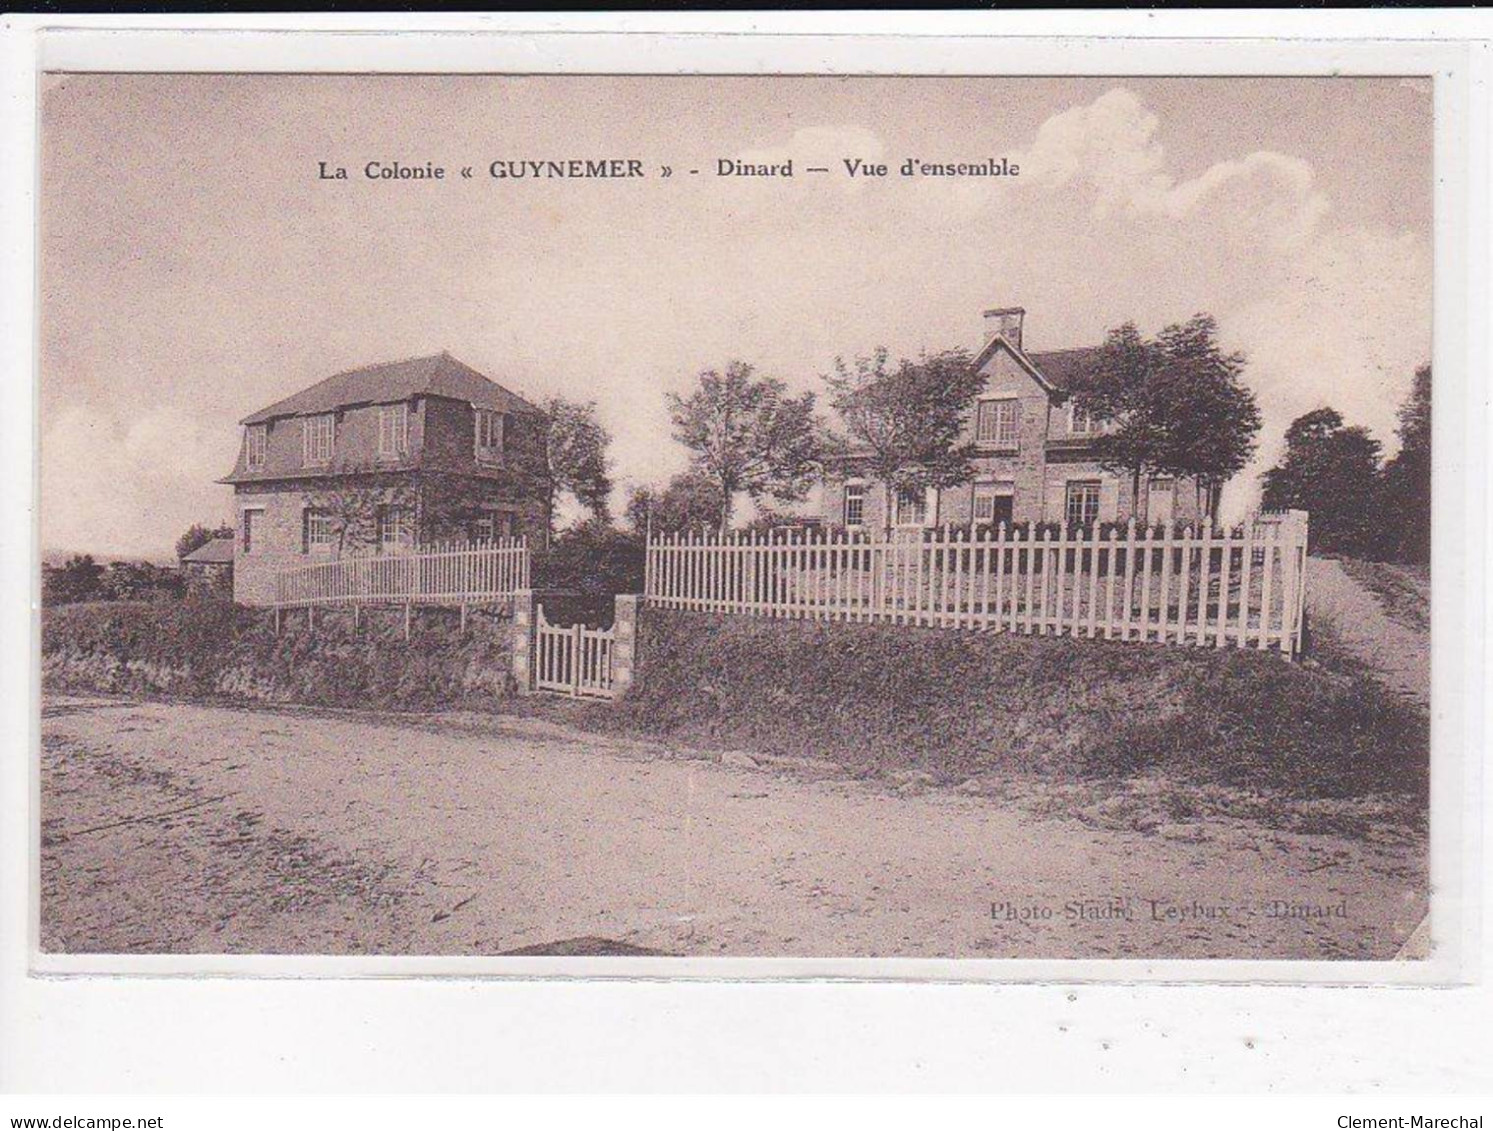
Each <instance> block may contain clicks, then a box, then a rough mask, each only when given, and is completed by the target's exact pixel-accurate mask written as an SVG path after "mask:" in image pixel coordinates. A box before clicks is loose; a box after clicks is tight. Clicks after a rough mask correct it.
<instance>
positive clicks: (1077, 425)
mask: <svg viewBox="0 0 1493 1131" xmlns="http://www.w3.org/2000/svg"><path fill="white" fill-rule="evenodd" d="M1095 423H1096V422H1095V420H1094V414H1093V413H1092V412H1090V411H1089V410H1088V409H1086V408H1084V407H1083V406H1082V405H1080V404H1079V403H1078V398H1077V397H1075V398H1074V399H1073V400H1072V402H1071V403H1070V404H1069V407H1068V431H1069V432H1072V433H1073V434H1074V435H1075V436H1087V435H1089V434H1090V433H1091V432H1095V431H1097V429H1096V428H1095Z"/></svg>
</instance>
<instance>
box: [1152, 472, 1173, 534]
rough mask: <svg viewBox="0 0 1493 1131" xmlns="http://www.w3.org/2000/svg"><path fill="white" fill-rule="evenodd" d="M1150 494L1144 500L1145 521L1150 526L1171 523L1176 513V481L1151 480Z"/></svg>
mask: <svg viewBox="0 0 1493 1131" xmlns="http://www.w3.org/2000/svg"><path fill="white" fill-rule="evenodd" d="M1150 493H1151V494H1150V498H1148V499H1147V500H1146V521H1147V522H1148V523H1152V524H1156V523H1169V522H1171V521H1172V518H1173V516H1174V515H1175V513H1176V496H1177V492H1176V481H1175V480H1172V479H1153V480H1151V484H1150Z"/></svg>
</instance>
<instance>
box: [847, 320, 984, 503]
mask: <svg viewBox="0 0 1493 1131" xmlns="http://www.w3.org/2000/svg"><path fill="white" fill-rule="evenodd" d="M824 382H825V384H826V385H827V386H829V389H830V404H831V405H832V406H833V408H834V410H835V413H836V415H837V416H838V417H839V419H840V423H841V425H842V427H843V428H844V434H843V435H840V436H835V437H832V438H831V440H830V443H829V450H830V452H831V453H832V455H833V456H834V458H835V460H836V461H837V462H838V463H839V464H841V465H842V466H848V465H852V464H853V465H854V466H856V467H859V468H862V469H864V470H866V471H867V472H869V473H870V474H871V475H872V476H874V477H875V478H876V479H877V480H879V481H880V482H881V484H882V488H883V490H884V491H885V493H886V498H885V503H886V505H885V506H884V507H883V508H882V513H883V515H884V516H885V519H886V529H887V530H888V531H890V529H891V524H892V512H893V506H892V503H893V500H894V499H895V497H896V493H897V492H901V491H920V490H924V489H926V488H928V487H948V486H952V485H953V484H955V483H959V482H962V481H963V480H965V479H968V478H969V477H970V475H971V473H972V469H971V463H970V461H971V460H972V459H973V457H974V454H975V446H974V443H973V441H972V440H971V439H970V438H969V416H970V413H971V412H972V411H973V408H974V403H975V397H976V396H977V395H978V394H979V392H980V390H981V389H982V388H984V385H985V378H984V377H983V376H982V375H981V374H980V373H979V372H977V371H976V370H975V369H974V367H973V366H972V365H971V364H970V356H969V354H968V352H966V351H965V350H960V349H954V350H945V351H943V352H942V353H935V354H924V355H922V356H921V357H919V358H918V360H917V361H910V360H908V359H907V358H903V359H902V360H901V361H899V362H897V364H896V365H895V366H893V365H892V364H891V363H890V355H889V354H888V352H887V350H886V348H885V347H879V348H877V349H876V350H875V352H873V353H872V354H871V355H870V356H869V357H860V358H857V359H856V361H855V365H854V366H853V367H852V366H849V365H847V364H846V363H845V361H844V359H843V358H837V359H836V360H835V371H834V372H833V373H831V374H828V375H826V376H825V378H824Z"/></svg>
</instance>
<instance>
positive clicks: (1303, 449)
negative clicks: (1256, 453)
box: [1263, 408, 1379, 554]
mask: <svg viewBox="0 0 1493 1131" xmlns="http://www.w3.org/2000/svg"><path fill="white" fill-rule="evenodd" d="M1378 486H1379V441H1378V440H1375V439H1374V438H1373V437H1372V436H1370V435H1369V434H1368V431H1367V430H1366V429H1363V428H1358V427H1353V428H1350V427H1347V426H1345V425H1344V423H1343V418H1342V415H1341V414H1340V413H1339V412H1338V411H1337V410H1336V409H1332V408H1319V409H1316V410H1314V411H1312V412H1309V413H1307V414H1306V415H1305V416H1299V417H1297V418H1296V419H1295V420H1294V421H1292V422H1291V426H1290V427H1289V428H1287V429H1286V454H1285V457H1284V459H1282V460H1281V462H1280V463H1279V464H1277V465H1276V466H1275V467H1272V468H1271V469H1270V470H1269V471H1267V472H1265V475H1264V487H1265V490H1264V499H1263V502H1264V505H1265V507H1266V508H1267V509H1270V510H1286V509H1288V508H1293V507H1294V508H1299V509H1301V510H1305V511H1310V512H1311V528H1310V538H1311V548H1312V549H1314V550H1325V551H1327V552H1329V553H1347V554H1364V553H1369V552H1372V550H1373V547H1374V542H1375V538H1374V532H1375V512H1376V503H1377V499H1378V490H1377V489H1378Z"/></svg>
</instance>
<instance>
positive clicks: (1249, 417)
mask: <svg viewBox="0 0 1493 1131" xmlns="http://www.w3.org/2000/svg"><path fill="white" fill-rule="evenodd" d="M1217 337H1218V323H1217V322H1215V321H1214V319H1213V317H1212V315H1209V314H1195V315H1193V317H1192V318H1191V319H1189V320H1188V321H1187V322H1185V323H1182V324H1180V325H1171V326H1168V327H1166V329H1164V330H1162V331H1161V333H1160V334H1159V335H1158V336H1157V345H1158V347H1159V351H1160V363H1161V366H1162V374H1163V378H1162V381H1161V383H1160V385H1161V387H1160V389H1159V390H1158V391H1159V393H1160V396H1161V399H1162V400H1163V402H1164V403H1163V405H1162V412H1161V415H1162V417H1163V428H1162V432H1163V435H1164V442H1163V446H1162V452H1161V455H1160V460H1159V465H1158V470H1161V471H1167V472H1170V473H1171V474H1173V475H1177V476H1184V477H1188V478H1191V479H1192V480H1193V481H1194V483H1195V484H1196V485H1197V487H1198V489H1199V490H1200V491H1205V492H1206V493H1207V498H1208V503H1209V505H1208V508H1207V512H1208V513H1209V514H1215V515H1216V514H1217V513H1218V496H1219V493H1220V492H1221V491H1222V490H1223V485H1224V484H1225V483H1227V482H1228V481H1229V480H1230V479H1232V478H1233V477H1234V476H1235V475H1237V474H1238V473H1239V472H1240V471H1241V470H1242V469H1243V468H1244V465H1245V464H1247V463H1248V462H1249V460H1250V457H1251V456H1253V455H1254V453H1255V447H1256V442H1255V438H1256V436H1257V435H1258V434H1259V431H1260V423H1261V422H1260V409H1259V406H1258V405H1257V404H1256V403H1255V397H1254V393H1252V392H1251V391H1250V390H1249V389H1248V388H1247V387H1245V386H1244V385H1243V384H1242V383H1241V381H1240V378H1241V376H1242V374H1243V372H1244V365H1245V358H1244V355H1243V354H1241V353H1228V354H1226V353H1224V352H1223V350H1222V349H1220V348H1219V346H1218V341H1217Z"/></svg>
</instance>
